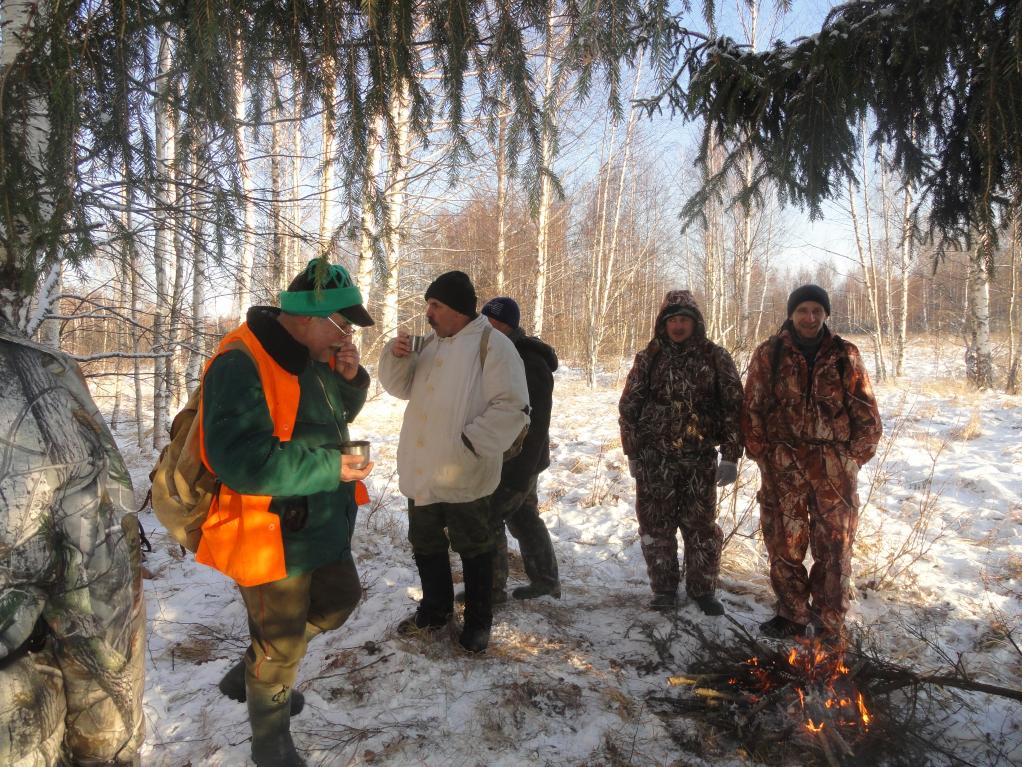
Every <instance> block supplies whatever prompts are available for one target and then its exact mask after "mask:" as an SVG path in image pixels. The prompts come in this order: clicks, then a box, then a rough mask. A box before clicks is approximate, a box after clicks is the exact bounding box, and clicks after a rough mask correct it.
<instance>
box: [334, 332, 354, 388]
mask: <svg viewBox="0 0 1022 767" xmlns="http://www.w3.org/2000/svg"><path fill="white" fill-rule="evenodd" d="M359 359H360V358H359V354H358V347H357V346H355V344H353V343H352V342H351V341H347V340H346V341H343V342H341V345H340V346H339V347H338V349H337V351H336V352H334V370H336V371H337V372H338V373H340V374H341V378H343V379H344V380H345V381H352V380H354V378H355V376H357V375H358V364H359Z"/></svg>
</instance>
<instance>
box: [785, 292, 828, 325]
mask: <svg viewBox="0 0 1022 767" xmlns="http://www.w3.org/2000/svg"><path fill="white" fill-rule="evenodd" d="M806 301H815V302H816V303H818V304H819V305H820V306H822V307H823V311H825V312H826V313H827V316H828V317H829V316H830V296H828V295H827V291H826V290H824V289H823V288H821V287H820V286H819V285H803V286H802V287H800V288H795V289H794V290H793V291H791V295H790V296H788V316H789V317H791V315H793V314H794V313H795V309H797V308H798V305H799V304H802V303H805V302H806Z"/></svg>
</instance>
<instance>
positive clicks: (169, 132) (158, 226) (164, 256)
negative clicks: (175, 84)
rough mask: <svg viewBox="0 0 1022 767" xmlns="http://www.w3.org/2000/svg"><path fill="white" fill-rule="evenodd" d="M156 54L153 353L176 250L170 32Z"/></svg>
mask: <svg viewBox="0 0 1022 767" xmlns="http://www.w3.org/2000/svg"><path fill="white" fill-rule="evenodd" d="M157 44H158V53H157V72H158V74H157V82H156V98H155V99H154V100H153V130H154V141H155V143H156V147H155V149H156V172H157V182H156V209H157V215H156V221H155V230H156V231H155V233H154V240H153V267H154V277H155V282H156V284H155V288H156V295H155V296H154V300H153V306H154V309H155V311H154V313H153V352H155V353H156V354H161V353H163V352H166V351H167V350H168V348H169V345H168V337H167V336H168V327H167V324H168V321H169V320H170V316H171V304H172V301H171V297H170V295H169V290H170V286H169V285H168V280H167V267H168V264H169V262H170V259H171V257H172V252H173V248H174V242H173V236H172V228H171V224H172V221H173V218H172V217H171V215H170V210H171V207H172V205H173V197H174V177H175V173H174V165H175V163H174V159H175V156H176V154H177V149H176V146H177V135H176V132H175V124H174V115H173V109H174V107H173V106H172V105H171V101H170V77H171V69H172V65H173V61H172V47H173V41H172V39H171V34H170V29H169V27H167V26H164V27H162V28H161V29H160V35H159V41H158V43H157ZM167 366H168V361H167V360H166V359H161V358H160V357H158V356H157V357H154V358H153V449H154V450H161V449H162V448H163V446H164V444H166V442H167V439H168V437H169V431H170V380H169V378H168V374H167V373H168V367H167Z"/></svg>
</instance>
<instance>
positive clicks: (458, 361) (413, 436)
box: [378, 315, 529, 506]
mask: <svg viewBox="0 0 1022 767" xmlns="http://www.w3.org/2000/svg"><path fill="white" fill-rule="evenodd" d="M488 326H489V321H488V320H487V319H486V318H485V317H483V316H482V315H480V316H478V317H476V318H475V319H474V320H472V321H471V322H469V323H468V325H466V326H465V327H464V328H462V329H461V330H460V331H459V332H458V333H456V334H455V335H453V336H451V337H449V338H438V337H437V336H436V335H435V334H430V335H429V336H428V337H427V341H426V344H425V346H423V348H422V351H420V352H413V353H411V354H409V355H408V356H407V357H401V358H398V357H395V356H394V355H393V354H392V353H391V347H392V346H393V344H394V341H391V342H390V343H388V344H387V346H386V347H384V349H383V354H382V355H381V357H380V365H379V370H378V373H379V377H380V383H382V384H383V388H384V389H386V390H387V392H388V393H390V394H391V395H393V396H395V397H397V398H399V399H406V400H409V402H408V407H407V408H406V409H405V417H404V422H403V423H402V425H401V439H400V442H399V443H398V448H397V470H398V474H399V477H400V483H399V487H400V489H401V493H402V494H403V495H404V496H406V497H408V498H410V499H412V500H413V501H414V502H415V504H416V505H417V506H426V505H428V504H431V503H466V502H468V501H474V500H477V499H479V498H483V497H485V496H487V495H490V494H491V493H492V492H493V491H494V490H496V489H497V485H498V484H499V482H500V469H501V463H502V459H503V454H504V451H505V450H507V448H509V447H510V446H511V443H512V442H514V440H515V437H517V436H518V434H519V433H520V432H521V430H522V428H523V427H524V426H525V425H526V424H527V423H528V422H529V416H528V409H529V408H528V406H529V390H528V387H527V386H526V383H525V368H524V366H523V365H522V359H521V357H520V356H519V355H518V352H517V350H516V349H515V347H514V344H513V343H511V341H510V340H509V339H508V338H507V337H506V336H504V335H503V334H502V333H499V332H497V331H492V332H490V333H489V340H488V343H487V351H486V361H485V369H484V366H481V365H480V361H479V345H480V341H481V337H482V333H483V330H484V329H485V328H486V327H488ZM462 435H464V437H465V438H466V439H467V440H468V442H469V443H470V444H471V446H472V449H471V450H470V449H469V447H468V446H467V445H466V444H465V440H463V439H462Z"/></svg>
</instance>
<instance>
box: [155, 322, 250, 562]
mask: <svg viewBox="0 0 1022 767" xmlns="http://www.w3.org/2000/svg"><path fill="white" fill-rule="evenodd" d="M233 349H237V350H239V351H242V352H244V353H245V354H249V351H248V348H247V347H246V346H245V345H244V344H243V343H240V342H238V343H234V344H229V345H228V347H227V350H233ZM249 356H251V354H249ZM201 401H202V383H201V382H200V383H199V387H198V388H197V389H196V390H195V391H193V392H192V394H191V396H190V397H188V401H187V402H186V403H185V406H184V407H183V408H181V411H180V412H179V413H178V414H177V415H176V416H174V420H173V422H172V423H171V425H170V442H168V443H167V445H166V446H164V448H163V450H161V451H160V457H159V458H158V459H157V460H156V465H155V466H154V467H153V470H152V472H150V474H149V480H150V481H151V482H152V489H151V490H150V493H151V497H152V504H153V512H154V513H155V514H156V518H157V519H158V520H160V524H162V525H163V526H164V527H165V528H166V529H167V532H168V533H169V534H170V537H171V538H173V539H174V540H175V541H177V542H178V543H180V544H181V545H182V546H184V547H185V548H186V549H188V551H191V552H192V553H193V554H194V553H195V552H196V551H198V549H199V540H200V539H201V538H202V525H203V523H204V522H205V521H206V517H207V515H208V514H209V507H210V506H211V505H212V503H213V499H214V498H215V497H216V495H217V493H219V492H220V480H219V479H218V478H217V476H216V475H215V474H214V473H213V472H211V471H210V470H209V469H207V468H206V464H205V463H203V461H202V449H201V448H202V446H201V445H200V444H199V419H198V418H197V416H198V414H199V403H200V402H201Z"/></svg>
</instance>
